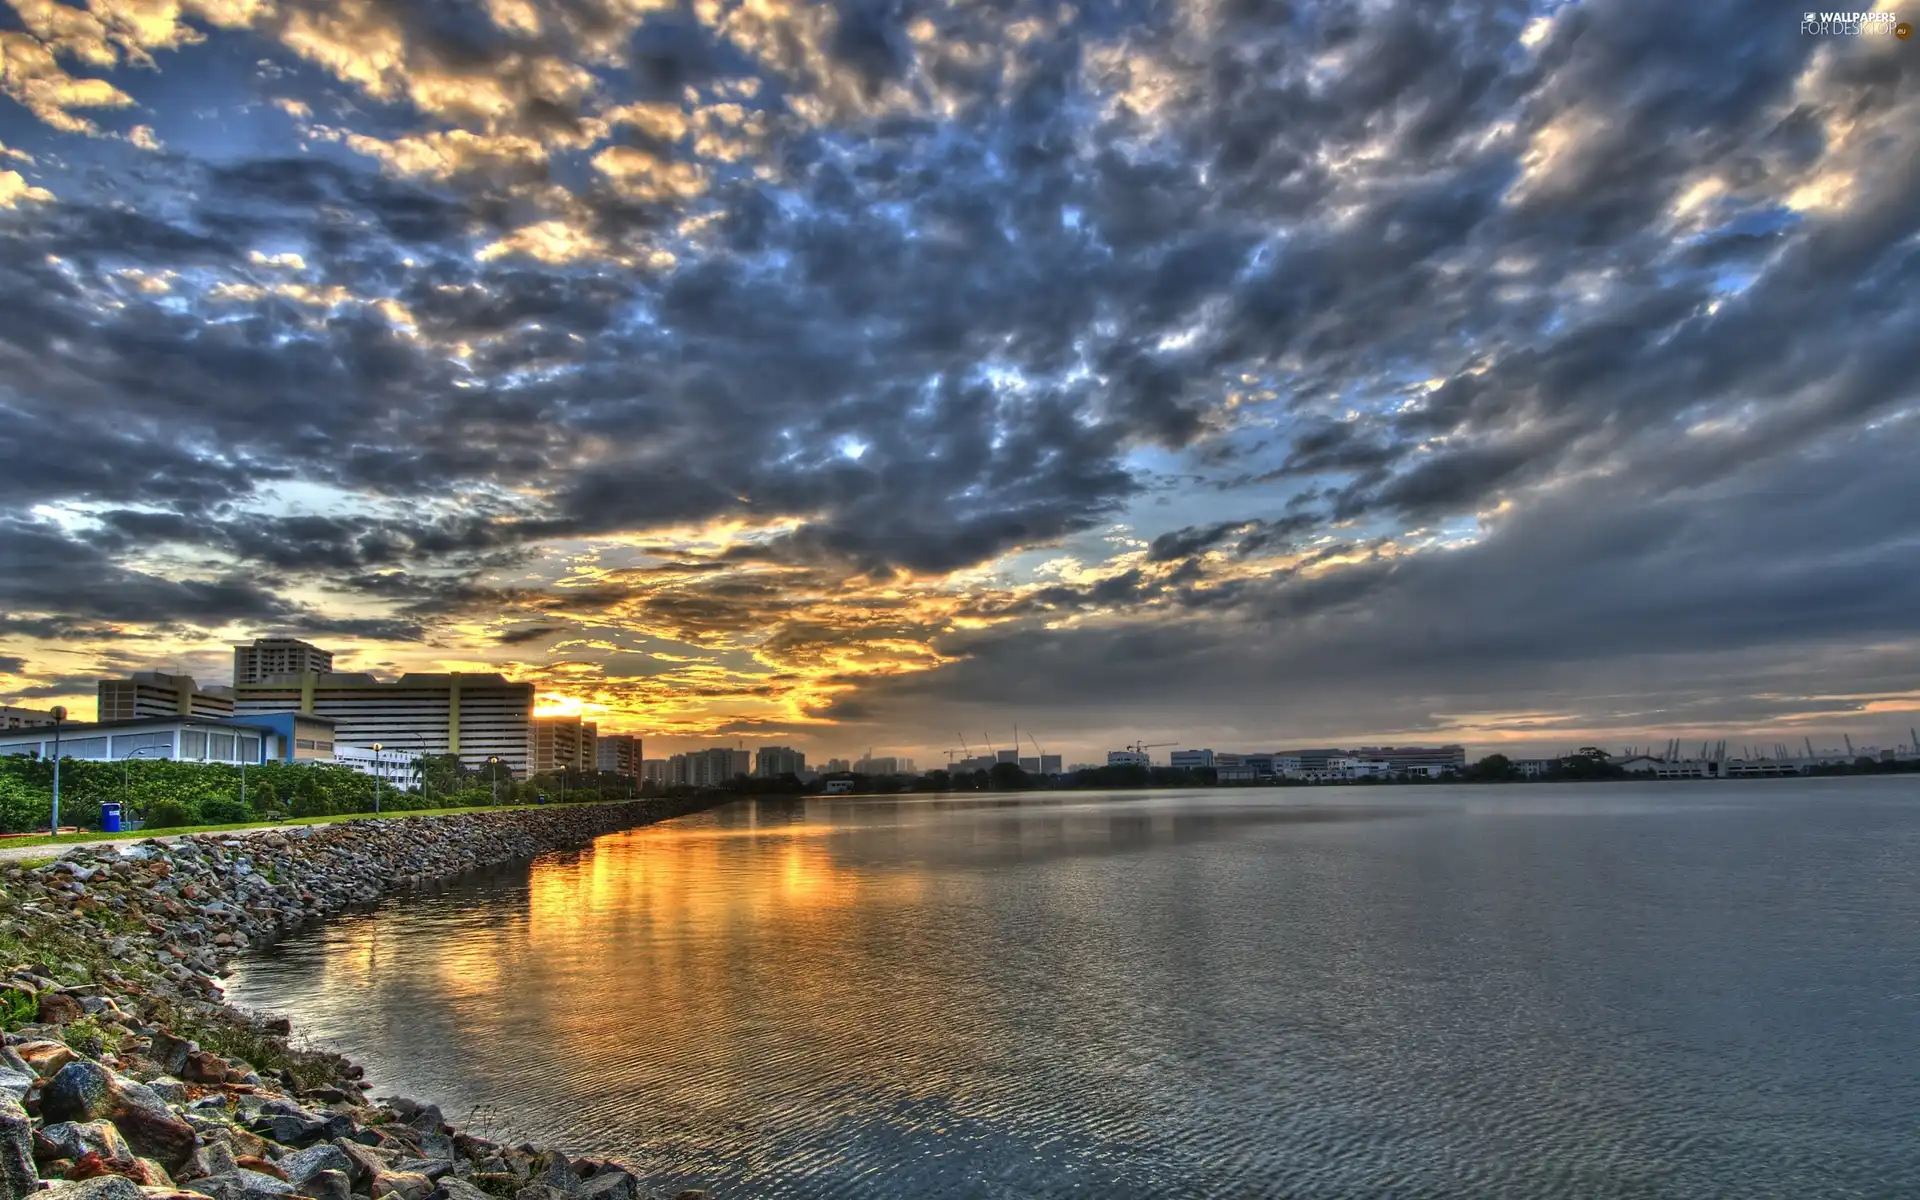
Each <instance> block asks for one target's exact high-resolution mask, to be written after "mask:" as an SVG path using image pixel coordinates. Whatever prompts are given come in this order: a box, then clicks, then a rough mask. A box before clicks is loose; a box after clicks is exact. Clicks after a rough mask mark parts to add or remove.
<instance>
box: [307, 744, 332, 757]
mask: <svg viewBox="0 0 1920 1200" xmlns="http://www.w3.org/2000/svg"><path fill="white" fill-rule="evenodd" d="M309 745H311V746H312V747H313V748H314V749H315V750H318V751H319V752H320V753H322V754H332V753H333V743H332V742H311V743H309Z"/></svg>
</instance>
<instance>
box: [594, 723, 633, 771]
mask: <svg viewBox="0 0 1920 1200" xmlns="http://www.w3.org/2000/svg"><path fill="white" fill-rule="evenodd" d="M641 761H642V759H641V756H640V738H639V737H638V736H636V735H635V734H631V733H603V734H601V735H600V736H599V737H598V738H596V739H594V743H593V765H594V766H595V767H597V768H599V769H600V770H602V771H607V772H611V773H612V774H615V775H627V776H630V777H632V778H634V779H638V778H640V763H641Z"/></svg>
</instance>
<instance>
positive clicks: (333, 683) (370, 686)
mask: <svg viewBox="0 0 1920 1200" xmlns="http://www.w3.org/2000/svg"><path fill="white" fill-rule="evenodd" d="M234 691H235V693H236V695H237V699H236V700H235V701H234V709H235V711H236V712H237V713H238V714H239V715H241V716H247V715H251V714H255V713H273V712H303V713H312V714H317V715H319V716H323V717H332V718H333V719H334V722H335V728H336V732H337V737H338V740H339V741H341V742H342V743H345V744H346V745H349V746H371V745H373V744H374V743H375V742H379V743H381V744H383V745H386V746H390V747H392V748H393V749H395V750H410V751H413V752H415V753H418V754H457V755H459V756H460V761H461V762H463V763H465V764H467V765H468V766H470V767H479V766H484V765H485V764H486V761H487V760H488V759H489V758H493V757H498V758H499V759H500V761H501V762H502V763H503V764H505V765H506V766H507V767H508V768H509V769H510V770H512V771H514V772H517V773H525V771H526V769H527V766H528V763H529V760H530V758H531V755H532V749H533V747H532V725H533V685H532V684H530V683H513V682H511V681H509V680H508V679H507V678H506V677H504V676H502V675H499V674H496V673H493V672H485V673H478V674H464V673H461V672H454V673H452V674H443V673H436V674H425V673H410V674H406V675H402V676H401V677H400V678H399V679H397V680H394V681H392V682H383V681H381V680H378V679H375V678H374V677H373V676H372V675H364V674H329V675H321V674H316V673H314V672H312V671H309V672H307V673H306V674H304V675H302V676H300V677H299V678H298V679H292V680H280V681H277V682H273V683H254V684H247V685H244V686H242V687H239V688H235V689H234Z"/></svg>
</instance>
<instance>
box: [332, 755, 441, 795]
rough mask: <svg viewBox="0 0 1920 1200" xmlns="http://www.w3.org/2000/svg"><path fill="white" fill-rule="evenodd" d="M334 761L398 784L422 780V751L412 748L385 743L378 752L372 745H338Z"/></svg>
mask: <svg viewBox="0 0 1920 1200" xmlns="http://www.w3.org/2000/svg"><path fill="white" fill-rule="evenodd" d="M333 761H334V762H336V763H338V764H340V765H341V766H343V767H352V768H353V769H354V770H356V771H358V772H360V773H361V774H362V775H372V776H374V777H376V778H378V779H379V780H380V782H382V783H384V784H388V785H390V786H392V787H395V788H409V787H413V786H415V785H417V784H418V783H419V782H420V755H419V754H418V753H417V752H415V751H412V750H395V749H393V748H391V747H385V746H383V747H381V749H380V750H379V751H378V752H377V753H376V752H375V751H374V749H373V747H371V746H341V745H335V746H334V748H333Z"/></svg>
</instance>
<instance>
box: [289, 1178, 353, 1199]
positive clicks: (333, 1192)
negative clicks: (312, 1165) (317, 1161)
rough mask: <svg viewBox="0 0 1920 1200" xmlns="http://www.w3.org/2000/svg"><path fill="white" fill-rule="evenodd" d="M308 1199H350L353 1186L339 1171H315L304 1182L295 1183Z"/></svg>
mask: <svg viewBox="0 0 1920 1200" xmlns="http://www.w3.org/2000/svg"><path fill="white" fill-rule="evenodd" d="M295 1187H296V1190H297V1191H299V1193H300V1194H301V1195H302V1196H306V1197H308V1198H309V1200H351V1198H352V1196H353V1186H352V1184H351V1183H349V1182H348V1180H347V1177H346V1175H345V1174H344V1173H342V1172H340V1171H315V1172H314V1173H313V1175H312V1176H310V1177H309V1178H308V1179H307V1180H306V1182H304V1183H300V1184H297V1185H295Z"/></svg>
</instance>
